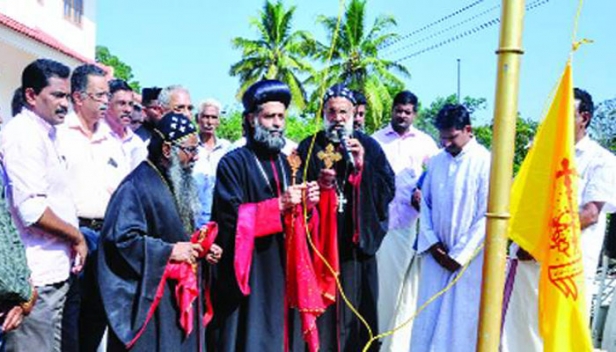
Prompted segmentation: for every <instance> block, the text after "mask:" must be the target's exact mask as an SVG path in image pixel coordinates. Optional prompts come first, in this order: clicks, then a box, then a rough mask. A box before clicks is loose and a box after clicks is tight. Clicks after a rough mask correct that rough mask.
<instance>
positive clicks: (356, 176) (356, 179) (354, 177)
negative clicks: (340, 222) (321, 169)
mask: <svg viewBox="0 0 616 352" xmlns="http://www.w3.org/2000/svg"><path fill="white" fill-rule="evenodd" d="M361 175H362V172H361V170H360V171H358V172H357V173H352V174H351V175H349V183H350V184H351V185H352V186H353V243H355V244H359V214H360V213H359V204H361V203H360V199H359V185H360V184H361Z"/></svg>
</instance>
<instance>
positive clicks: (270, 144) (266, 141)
mask: <svg viewBox="0 0 616 352" xmlns="http://www.w3.org/2000/svg"><path fill="white" fill-rule="evenodd" d="M274 131H277V132H280V136H278V137H276V136H272V133H271V132H274ZM252 138H253V139H254V141H255V142H257V143H258V144H260V145H262V146H264V147H265V148H266V149H267V150H268V151H270V152H279V151H280V150H281V149H282V148H283V147H284V145H285V143H286V141H285V139H284V130H282V129H280V130H276V129H274V128H271V129H270V128H266V127H263V126H262V125H261V124H260V123H259V121H255V133H254V136H253V137H252Z"/></svg>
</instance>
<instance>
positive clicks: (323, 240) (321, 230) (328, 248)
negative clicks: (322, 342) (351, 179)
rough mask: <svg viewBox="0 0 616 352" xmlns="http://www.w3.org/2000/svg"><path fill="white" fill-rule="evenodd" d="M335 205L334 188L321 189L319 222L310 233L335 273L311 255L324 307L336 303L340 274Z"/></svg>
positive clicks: (319, 258) (317, 256)
mask: <svg viewBox="0 0 616 352" xmlns="http://www.w3.org/2000/svg"><path fill="white" fill-rule="evenodd" d="M337 204H338V197H337V196H336V190H335V189H334V188H330V189H321V195H320V198H319V204H318V208H319V216H320V219H319V220H320V221H319V226H318V231H313V232H312V241H313V242H314V245H315V247H316V248H317V250H318V251H319V252H320V253H321V255H322V256H323V258H325V260H326V261H327V263H329V265H330V266H331V268H332V269H333V270H334V272H335V274H334V273H332V271H331V270H330V268H328V267H327V265H326V264H325V263H324V262H323V260H322V259H321V257H320V256H319V255H317V254H316V253H313V263H314V271H315V273H316V275H317V280H318V285H319V287H320V289H321V294H322V295H323V298H324V300H325V303H326V306H329V305H330V304H332V303H335V302H336V290H337V287H336V277H337V276H338V274H339V273H340V264H339V262H338V219H337V216H338V215H337V214H338V213H337Z"/></svg>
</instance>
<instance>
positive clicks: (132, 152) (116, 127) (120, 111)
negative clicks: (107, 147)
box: [105, 79, 148, 171]
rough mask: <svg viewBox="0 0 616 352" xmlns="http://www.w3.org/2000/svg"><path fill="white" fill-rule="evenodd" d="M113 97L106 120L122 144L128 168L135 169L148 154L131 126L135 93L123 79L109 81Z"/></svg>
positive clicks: (116, 138) (113, 135)
mask: <svg viewBox="0 0 616 352" xmlns="http://www.w3.org/2000/svg"><path fill="white" fill-rule="evenodd" d="M109 92H110V93H111V99H110V100H109V106H108V107H107V112H106V114H105V122H106V123H107V125H108V126H109V128H110V130H111V136H112V137H113V138H114V139H115V140H116V141H118V143H120V144H121V145H122V151H123V152H124V160H123V162H125V163H127V164H128V170H129V171H130V170H133V169H134V168H136V167H137V165H139V163H141V162H142V161H144V160H145V159H146V157H147V155H148V150H147V147H146V145H145V143H144V142H143V141H142V140H141V138H139V137H138V136H137V135H136V134H135V133H133V130H132V129H131V128H130V124H131V122H132V116H133V113H134V105H135V103H134V94H133V90H132V88H131V87H130V86H129V85H128V83H126V81H124V80H121V79H113V80H111V81H109Z"/></svg>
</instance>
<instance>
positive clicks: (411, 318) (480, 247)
mask: <svg viewBox="0 0 616 352" xmlns="http://www.w3.org/2000/svg"><path fill="white" fill-rule="evenodd" d="M483 247H484V243H483V242H482V243H481V245H479V246H478V247H477V249H476V250H475V252H473V255H472V256H471V259H470V260H469V261H468V262H467V263H466V264H464V266H463V267H462V268H461V269H460V271H459V272H458V274H457V275H456V276H455V277H454V279H453V280H451V282H450V283H449V284H447V286H445V288H444V289H442V290H440V291H439V292H437V293H436V294H435V295H433V296H432V297H430V299H429V300H427V301H426V303H424V304H422V305H421V307H419V308H418V309H417V311H416V312H415V313H414V314H413V315H411V317H410V318H408V319H407V320H406V321H405V322H404V323H402V324H400V325H398V326H396V327H394V328H393V329H391V330H388V331H385V332H383V333H381V334H378V335H376V336H374V337H373V338H371V339H370V340H369V341H368V343H366V345H365V346H364V348H363V350H362V351H363V352H367V351H368V349H369V348H370V345H372V343H373V342H374V341H376V340H378V339H382V338H384V337H387V336H391V335H393V334H395V333H396V332H397V331H399V330H401V329H404V328H405V327H406V326H407V325H408V324H410V323H411V322H412V321H413V320H415V317H417V315H419V313H421V312H422V311H423V310H424V309H426V307H427V306H429V305H430V304H431V303H432V302H434V301H435V300H436V299H437V298H439V297H440V296H442V295H443V294H445V292H447V291H449V290H450V289H451V288H452V287H453V286H454V285H455V284H456V283H457V282H458V280H460V278H461V277H462V275H463V274H464V273H465V272H466V269H468V267H469V266H470V264H471V263H472V262H473V260H474V259H475V257H476V256H477V255H478V254H479V252H481V250H482V249H483ZM409 343H410V341H409Z"/></svg>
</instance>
